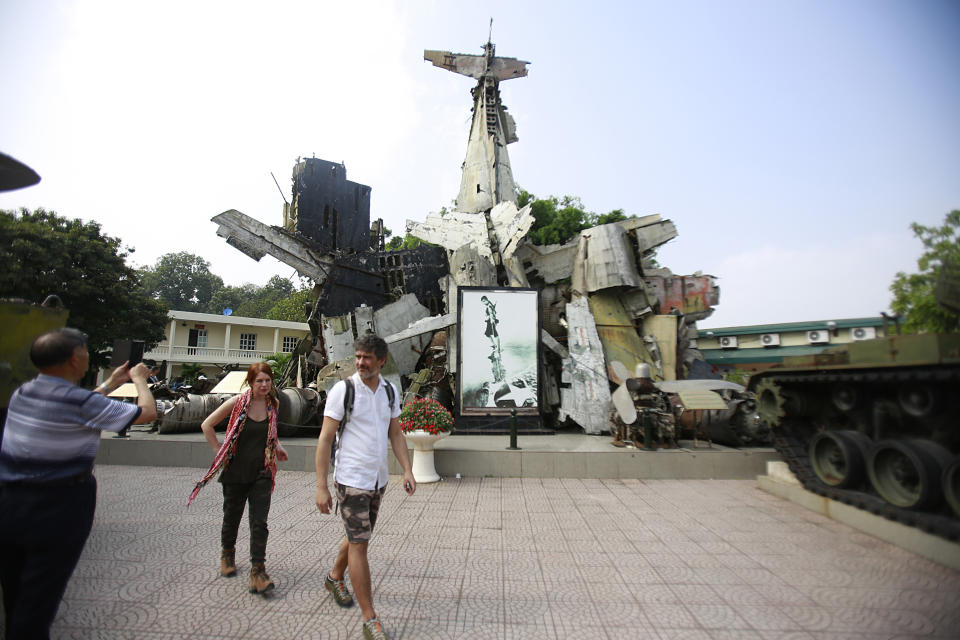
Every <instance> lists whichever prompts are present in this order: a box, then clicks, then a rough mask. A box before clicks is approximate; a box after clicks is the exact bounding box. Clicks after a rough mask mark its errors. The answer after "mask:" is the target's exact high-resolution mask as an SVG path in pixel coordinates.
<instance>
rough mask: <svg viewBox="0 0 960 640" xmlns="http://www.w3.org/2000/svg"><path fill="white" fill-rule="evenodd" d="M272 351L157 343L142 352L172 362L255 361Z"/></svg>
mask: <svg viewBox="0 0 960 640" xmlns="http://www.w3.org/2000/svg"><path fill="white" fill-rule="evenodd" d="M273 354H274V352H273V351H262V350H251V349H224V348H223V347H219V348H217V347H183V346H175V347H174V348H173V350H170V348H169V346H168V345H164V344H161V345H158V346H157V347H156V348H155V349H154V350H153V351H149V352H147V353H144V354H143V357H144V358H149V359H152V360H157V361H160V360H170V361H174V362H211V363H212V362H257V361H260V360H266V359H267V358H268V357H270V356H272V355H273Z"/></svg>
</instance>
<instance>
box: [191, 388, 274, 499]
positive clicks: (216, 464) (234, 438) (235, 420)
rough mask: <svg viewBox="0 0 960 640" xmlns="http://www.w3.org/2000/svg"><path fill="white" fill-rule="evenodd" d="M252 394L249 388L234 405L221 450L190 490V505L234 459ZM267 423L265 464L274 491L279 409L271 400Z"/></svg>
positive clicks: (268, 405) (271, 488) (268, 406)
mask: <svg viewBox="0 0 960 640" xmlns="http://www.w3.org/2000/svg"><path fill="white" fill-rule="evenodd" d="M251 395H252V392H251V390H250V389H247V390H246V391H244V392H243V393H242V394H240V397H239V398H238V399H237V403H236V404H235V405H233V411H231V412H230V420H229V421H228V422H227V433H226V434H224V436H223V444H222V445H220V450H219V451H217V455H216V457H215V458H214V459H213V464H211V465H210V469H209V470H208V471H207V473H206V475H204V476H203V479H202V480H201V481H200V482H198V483H197V484H196V486H195V487H194V488H193V491H191V492H190V499H189V500H187V506H188V507H189V506H190V503H191V502H193V499H194V498H196V497H197V494H198V493H200V489H203V487H204V485H206V484H207V483H208V482H210V480H212V479H213V477H214V476H216V475H217V473H218V472H219V471H220V470H221V469H223V468H225V467H226V466H227V465H229V464H230V461H231V460H233V456H234V454H235V453H236V452H237V442H238V441H239V439H240V432H241V431H243V425H244V424H245V423H246V421H247V404H249V402H250V397H251ZM267 425H268V426H267V447H266V449H264V451H263V466H264V468H266V469H269V470H270V475H271V477H272V478H273V483H272V484H271V485H270V491H273V488H274V487H275V486H276V484H277V455H276V454H277V411H276V409H274V407H273V404H272V403H270V402H267Z"/></svg>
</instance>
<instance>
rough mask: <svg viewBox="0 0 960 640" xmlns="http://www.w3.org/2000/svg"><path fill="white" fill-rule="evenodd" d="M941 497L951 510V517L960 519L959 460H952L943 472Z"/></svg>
mask: <svg viewBox="0 0 960 640" xmlns="http://www.w3.org/2000/svg"><path fill="white" fill-rule="evenodd" d="M943 497H945V498H946V499H947V504H949V505H950V508H951V509H953V515H955V516H957V517H958V518H960V458H954V460H953V462H951V463H950V465H949V466H947V468H946V470H945V471H944V472H943Z"/></svg>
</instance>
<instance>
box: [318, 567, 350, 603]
mask: <svg viewBox="0 0 960 640" xmlns="http://www.w3.org/2000/svg"><path fill="white" fill-rule="evenodd" d="M323 586H324V588H325V589H326V590H327V591H329V592H330V595H332V596H333V599H334V601H335V602H336V603H337V604H338V605H340V606H341V607H352V606H353V596H352V595H350V592H349V591H347V585H346V583H344V581H343V579H340V580H334V579H333V578H331V577H330V575H329V574H328V575H327V577H326V579H324V581H323Z"/></svg>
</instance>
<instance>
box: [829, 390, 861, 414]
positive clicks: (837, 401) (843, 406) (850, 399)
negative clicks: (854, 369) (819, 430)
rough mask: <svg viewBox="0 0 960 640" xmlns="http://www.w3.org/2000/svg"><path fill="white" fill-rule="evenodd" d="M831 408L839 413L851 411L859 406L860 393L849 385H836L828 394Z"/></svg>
mask: <svg viewBox="0 0 960 640" xmlns="http://www.w3.org/2000/svg"><path fill="white" fill-rule="evenodd" d="M830 399H831V400H833V406H835V407H836V408H837V409H839V410H840V411H853V410H854V409H856V408H857V406H859V405H860V393H859V392H858V391H857V388H856V387H854V386H853V385H850V384H838V385H837V386H835V387H834V388H833V391H831V393H830Z"/></svg>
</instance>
